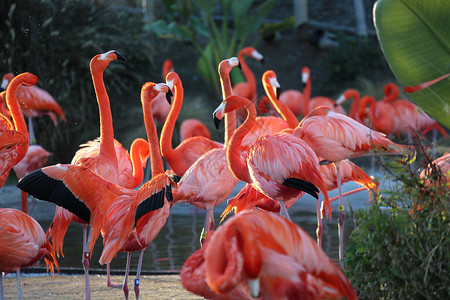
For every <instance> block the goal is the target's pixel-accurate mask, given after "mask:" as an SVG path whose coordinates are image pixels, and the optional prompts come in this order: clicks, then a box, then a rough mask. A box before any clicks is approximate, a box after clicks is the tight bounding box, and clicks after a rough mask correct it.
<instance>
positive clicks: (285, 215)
mask: <svg viewBox="0 0 450 300" xmlns="http://www.w3.org/2000/svg"><path fill="white" fill-rule="evenodd" d="M278 202H280V205H281V209H280V215H281V213H283V215H284V217H285V218H286V219H288V220H289V221H291V217H290V216H289V213H288V211H287V208H286V205H285V204H284V201H278Z"/></svg>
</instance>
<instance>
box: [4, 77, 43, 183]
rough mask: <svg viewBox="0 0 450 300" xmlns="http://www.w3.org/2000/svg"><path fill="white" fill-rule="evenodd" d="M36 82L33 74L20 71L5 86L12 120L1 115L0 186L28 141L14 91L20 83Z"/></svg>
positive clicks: (23, 153)
mask: <svg viewBox="0 0 450 300" xmlns="http://www.w3.org/2000/svg"><path fill="white" fill-rule="evenodd" d="M36 82H37V77H36V76H35V75H33V74H31V73H22V74H19V75H17V76H16V77H14V78H13V79H12V80H11V82H10V83H9V85H8V87H7V90H6V104H7V106H8V110H9V112H10V114H11V117H12V120H11V121H10V120H9V118H7V117H6V116H2V118H1V122H0V188H1V187H2V186H3V185H4V184H5V182H6V179H7V178H8V175H9V171H11V169H12V168H13V167H14V166H15V165H16V164H17V163H19V162H20V161H21V160H22V159H23V158H24V157H25V155H26V153H27V151H28V146H29V143H30V142H29V135H28V130H27V124H26V123H25V119H24V117H23V113H22V110H21V109H20V106H19V102H18V100H17V97H16V93H17V91H18V90H19V87H20V86H21V84H25V85H33V84H36Z"/></svg>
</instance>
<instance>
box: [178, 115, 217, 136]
mask: <svg viewBox="0 0 450 300" xmlns="http://www.w3.org/2000/svg"><path fill="white" fill-rule="evenodd" d="M194 136H202V137H205V138H207V139H211V132H209V129H208V127H206V125H205V124H203V123H202V122H201V121H200V120H198V119H185V120H184V121H183V122H182V123H181V125H180V141H184V140H186V139H188V138H191V137H194Z"/></svg>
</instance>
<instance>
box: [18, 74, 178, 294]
mask: <svg viewBox="0 0 450 300" xmlns="http://www.w3.org/2000/svg"><path fill="white" fill-rule="evenodd" d="M169 91H170V90H169V88H168V86H167V85H165V84H154V83H147V84H145V85H144V86H143V88H142V94H141V96H142V97H143V99H142V101H143V105H144V106H145V107H144V113H145V116H144V120H145V125H146V129H147V135H148V139H149V145H150V153H151V160H152V161H151V165H152V176H153V178H152V179H151V180H150V181H148V182H146V183H145V184H143V185H142V186H141V187H140V188H139V189H138V190H134V189H128V188H124V187H121V186H118V185H116V184H114V183H111V182H109V181H107V180H105V179H104V178H103V177H100V176H98V175H97V174H95V173H94V172H92V171H90V169H88V168H87V167H86V166H85V165H84V164H82V163H81V164H76V165H74V164H70V165H69V164H68V165H60V164H58V165H55V166H50V167H45V168H42V169H40V170H37V171H34V172H32V173H30V174H28V175H26V176H25V177H24V178H22V179H21V180H20V181H19V184H18V187H19V188H21V189H23V190H25V191H27V192H28V193H30V194H31V195H33V196H35V197H37V198H39V199H41V200H45V201H49V202H53V203H55V204H57V205H60V206H63V207H65V208H66V209H68V210H69V211H71V212H72V213H74V214H75V215H77V216H78V217H80V218H81V219H83V220H84V221H85V222H89V224H90V225H91V228H92V231H91V233H90V237H89V241H90V242H89V252H92V249H93V247H94V244H95V241H96V239H97V238H98V236H99V234H100V232H102V233H103V238H104V240H103V242H104V247H103V251H102V256H101V257H100V261H99V262H100V263H101V264H104V263H109V262H110V261H111V260H112V259H113V257H114V256H115V255H116V253H117V252H119V251H126V252H134V251H138V250H140V251H141V256H140V263H139V264H138V272H137V280H136V281H135V292H136V297H137V298H138V295H139V274H140V267H141V264H142V252H143V250H144V249H145V248H146V247H147V246H148V244H149V243H150V242H151V241H152V240H153V239H154V237H155V236H156V234H157V233H158V232H159V230H160V229H161V227H162V226H163V225H164V223H165V221H166V219H167V217H168V214H169V207H170V206H169V201H171V199H172V196H171V191H172V181H173V180H175V177H173V172H171V171H170V170H169V171H167V172H166V173H164V169H163V164H162V158H161V155H160V153H159V147H158V141H157V135H156V127H155V125H154V122H152V119H150V118H151V115H152V114H151V103H149V102H150V101H151V99H153V98H154V97H155V96H156V95H157V94H158V93H161V92H164V93H170V92H169ZM49 187H52V188H49ZM129 256H130V254H129ZM128 269H129V262H128V265H127V273H126V276H125V282H124V287H123V289H124V293H125V297H126V298H127V297H128V286H127V283H126V281H127V279H128Z"/></svg>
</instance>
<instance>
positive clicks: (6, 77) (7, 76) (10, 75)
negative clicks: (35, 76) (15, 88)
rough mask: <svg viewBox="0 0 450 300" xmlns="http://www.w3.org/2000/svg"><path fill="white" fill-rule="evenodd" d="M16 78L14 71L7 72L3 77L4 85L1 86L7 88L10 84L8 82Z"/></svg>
mask: <svg viewBox="0 0 450 300" xmlns="http://www.w3.org/2000/svg"><path fill="white" fill-rule="evenodd" d="M13 78H14V74H13V73H6V74H5V75H3V78H2V86H1V88H2V89H4V90H6V87H7V86H8V83H9V82H10V81H11V80H12V79H13Z"/></svg>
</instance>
